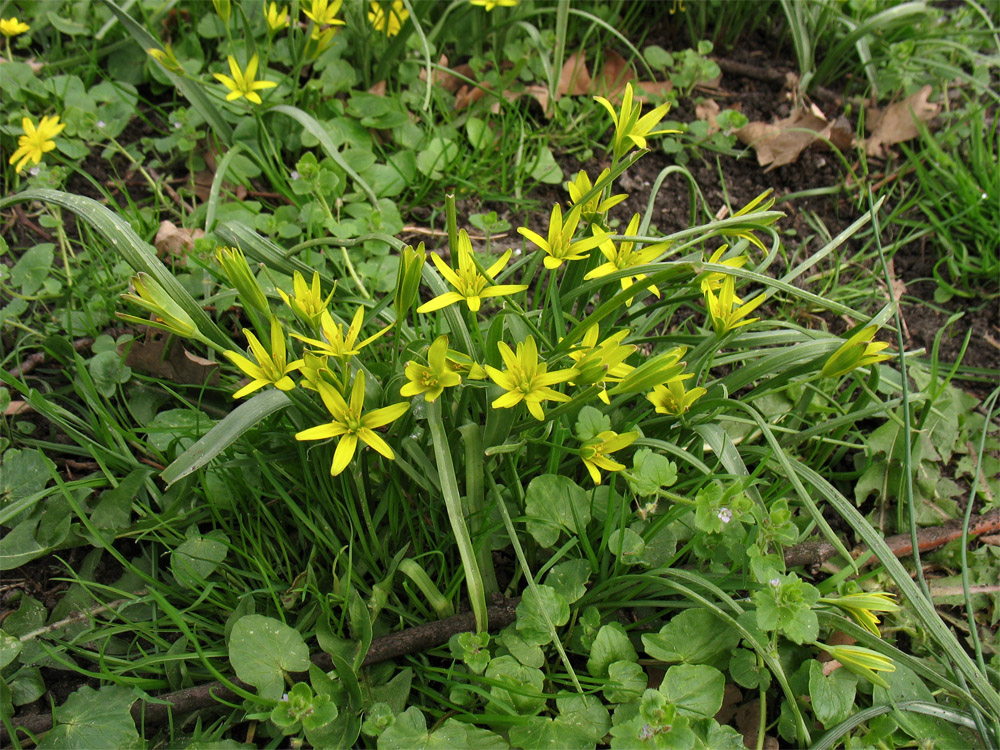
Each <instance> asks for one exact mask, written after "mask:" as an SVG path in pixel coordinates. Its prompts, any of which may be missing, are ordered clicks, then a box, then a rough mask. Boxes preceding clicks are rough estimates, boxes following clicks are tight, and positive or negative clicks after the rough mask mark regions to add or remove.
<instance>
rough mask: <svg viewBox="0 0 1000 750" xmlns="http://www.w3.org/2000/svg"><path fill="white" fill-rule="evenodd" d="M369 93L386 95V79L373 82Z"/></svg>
mask: <svg viewBox="0 0 1000 750" xmlns="http://www.w3.org/2000/svg"><path fill="white" fill-rule="evenodd" d="M368 93H369V94H374V95H375V96H385V80H381V81H379V82H378V83H374V84H372V87H371V88H370V89H368Z"/></svg>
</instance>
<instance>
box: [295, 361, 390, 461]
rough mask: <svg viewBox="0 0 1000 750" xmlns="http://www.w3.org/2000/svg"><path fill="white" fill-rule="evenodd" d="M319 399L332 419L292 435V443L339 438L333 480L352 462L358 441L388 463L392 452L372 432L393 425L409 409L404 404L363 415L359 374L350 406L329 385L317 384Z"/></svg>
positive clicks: (362, 378)
mask: <svg viewBox="0 0 1000 750" xmlns="http://www.w3.org/2000/svg"><path fill="white" fill-rule="evenodd" d="M318 385H319V388H318V390H319V395H320V398H322V399H323V403H324V404H325V405H326V408H327V411H329V412H330V414H331V415H332V416H333V419H332V420H331V421H330V422H329V423H327V424H321V425H318V426H316V427H310V428H309V429H308V430H303V431H302V432H298V433H296V434H295V439H296V440H325V439H326V438H332V437H339V438H340V440H339V441H338V442H337V450H335V451H334V453H333V463H332V464H331V465H330V474H331V476H337V475H338V474H340V472H342V471H343V470H344V469H346V468H347V465H348V464H349V463H351V459H352V458H354V453H355V451H356V450H357V447H358V440H361V441H362V442H363V443H365V444H367V445H368V446H370V447H372V448H374V449H375V450H376V451H377V452H378V453H381V454H382V455H383V456H385V457H386V458H388V459H393V458H395V457H396V456H395V454H394V453H393V452H392V448H390V447H389V444H388V443H386V442H385V440H383V439H382V438H381V437H380V436H379V435H378V433H376V432H375V430H376V429H377V428H379V427H382V426H384V425H387V424H389V423H390V422H394V421H395V420H397V419H399V418H400V417H401V416H403V415H404V414H405V413H406V410H407V409H409V408H410V405H409V404H408V403H407V402H405V401H400V402H399V403H396V404H392V405H391V406H386V407H383V408H381V409H376V410H375V411H373V412H369V413H368V414H363V413H362V411H363V410H364V406H365V374H364V372H359V373H358V374H357V376H356V377H355V378H354V387H353V388H352V389H351V402H350V404H348V403H347V402H346V401H345V400H344V397H343V396H341V395H340V392H339V391H337V389H336V388H334V387H333V386H332V385H330V384H329V383H326V382H324V381H320V383H319V384H318Z"/></svg>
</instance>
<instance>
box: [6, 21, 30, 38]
mask: <svg viewBox="0 0 1000 750" xmlns="http://www.w3.org/2000/svg"><path fill="white" fill-rule="evenodd" d="M30 28H31V27H30V26H29V25H28V24H26V23H24V22H23V21H18V20H17V16H14V17H13V18H0V34H3V35H4V36H6V37H11V36H17V35H18V34H23V33H24V32H25V31H27V30H28V29H30Z"/></svg>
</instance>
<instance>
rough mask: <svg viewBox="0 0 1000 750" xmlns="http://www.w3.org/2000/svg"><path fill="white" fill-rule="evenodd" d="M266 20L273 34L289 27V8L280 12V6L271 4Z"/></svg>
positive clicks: (268, 7)
mask: <svg viewBox="0 0 1000 750" xmlns="http://www.w3.org/2000/svg"><path fill="white" fill-rule="evenodd" d="M265 18H266V20H267V28H268V30H269V31H270V32H271V33H272V34H273V33H274V32H276V31H280V30H281V29H283V28H285V27H286V26H288V8H282V9H281V10H278V4H277V3H271V4H270V5H268V6H267V15H266V16H265Z"/></svg>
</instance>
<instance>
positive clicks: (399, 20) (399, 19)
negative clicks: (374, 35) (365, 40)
mask: <svg viewBox="0 0 1000 750" xmlns="http://www.w3.org/2000/svg"><path fill="white" fill-rule="evenodd" d="M383 4H384V3H383V2H374V0H373V2H372V3H371V10H370V11H368V21H369V22H370V23H371V25H372V27H373V28H374V29H375V31H382V32H385V35H386V36H396V34H398V33H399V30H400V29H401V28H403V24H404V23H406V19H407V18H409V17H410V11H408V10H407V9H406V8H404V7H403V0H393V3H392V6H391V7H390V8H389V13H388V18H387V17H386V12H385V9H384V8H383V7H382V6H383Z"/></svg>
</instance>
